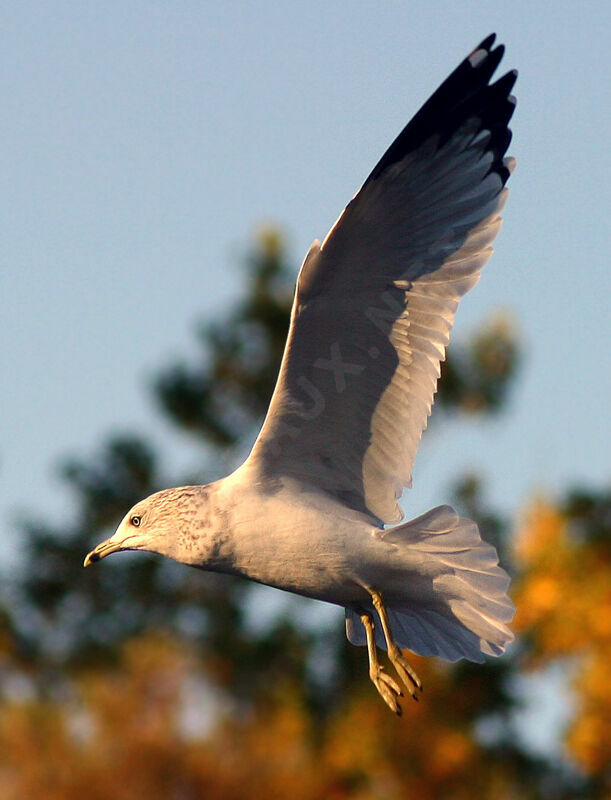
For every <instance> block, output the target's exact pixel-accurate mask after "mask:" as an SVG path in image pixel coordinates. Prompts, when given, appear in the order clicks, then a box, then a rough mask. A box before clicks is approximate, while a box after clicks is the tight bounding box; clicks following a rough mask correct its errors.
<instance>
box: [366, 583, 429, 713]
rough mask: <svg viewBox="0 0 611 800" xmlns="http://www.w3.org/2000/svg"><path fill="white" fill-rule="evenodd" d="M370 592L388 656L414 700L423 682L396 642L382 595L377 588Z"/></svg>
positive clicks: (416, 698)
mask: <svg viewBox="0 0 611 800" xmlns="http://www.w3.org/2000/svg"><path fill="white" fill-rule="evenodd" d="M369 594H370V595H371V599H372V600H373V607H374V608H375V610H376V611H377V612H378V616H379V617H380V622H381V623H382V630H383V631H384V638H385V639H386V647H387V650H388V658H389V659H390V663H391V664H392V665H393V667H394V668H395V669H396V670H397V674H398V675H399V677H400V678H401V680H402V681H403V683H404V684H405V686H406V688H407V691H408V692H409V693H410V694H411V696H412V697H413V698H414V700H418V691H422V683H421V682H420V678H419V677H418V676H417V675H416V673H415V672H414V669H413V667H412V666H411V664H410V663H409V661H408V660H407V659H406V658H405V656H404V655H403V653H402V652H401V650H400V649H399V648H398V647H397V645H396V644H395V641H394V639H393V638H392V633H391V631H390V625H389V623H388V615H387V614H386V607H385V606H384V602H383V600H382V595H381V594H380V593H379V592H376V591H375V589H369Z"/></svg>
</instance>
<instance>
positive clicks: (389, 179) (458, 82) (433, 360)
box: [85, 34, 517, 714]
mask: <svg viewBox="0 0 611 800" xmlns="http://www.w3.org/2000/svg"><path fill="white" fill-rule="evenodd" d="M494 40H495V36H494V34H493V35H491V36H489V37H488V38H486V39H485V40H484V41H483V42H482V43H481V44H480V45H479V46H478V47H477V48H476V49H475V50H474V51H473V52H472V53H471V54H470V55H469V56H468V57H467V58H466V59H465V60H464V61H463V62H462V63H461V64H460V65H459V66H458V68H457V69H456V70H455V71H454V72H453V73H452V74H451V75H450V76H449V78H447V80H446V81H445V82H444V83H443V84H442V85H441V86H440V87H439V89H438V90H437V91H436V92H435V93H434V94H433V95H432V97H431V98H430V99H429V100H428V101H427V103H425V105H424V106H423V107H422V108H421V109H420V111H419V112H418V113H417V114H416V116H415V117H414V118H413V119H412V120H411V122H410V123H409V124H408V125H407V126H406V127H405V129H404V130H403V131H402V132H401V133H400V135H399V136H398V137H397V139H396V140H395V141H394V142H393V144H392V145H391V146H390V147H389V149H388V150H387V152H386V153H385V154H384V156H383V157H382V159H381V160H380V161H379V163H378V164H377V165H376V167H375V168H374V170H373V172H372V173H371V175H370V176H369V177H368V178H367V180H366V181H365V183H364V184H363V186H362V187H361V189H360V190H359V192H358V193H357V194H356V195H355V197H354V198H353V199H352V201H351V202H350V203H349V204H348V206H347V207H346V208H345V210H344V211H343V213H342V214H341V216H340V217H339V219H338V220H337V222H336V223H335V225H333V227H332V228H331V230H330V231H329V233H328V234H327V236H326V237H325V239H324V241H323V242H322V244H320V242H318V241H315V242H314V244H313V245H312V247H311V248H310V250H309V252H308V254H307V256H306V258H305V261H304V262H303V265H302V267H301V271H300V273H299V277H298V279H297V287H296V291H295V300H294V304H293V310H292V314H291V325H290V330H289V334H288V340H287V344H286V348H285V352H284V357H283V360H282V366H281V368H280V375H279V377H278V382H277V385H276V388H275V391H274V394H273V397H272V400H271V403H270V407H269V411H268V413H267V416H266V418H265V421H264V423H263V427H262V429H261V432H260V433H259V436H258V438H257V440H256V442H255V444H254V446H253V448H252V451H251V453H250V455H249V456H248V458H247V459H246V461H245V462H244V464H242V466H241V467H239V468H238V469H237V470H236V471H235V472H233V473H232V474H231V475H229V476H227V477H225V478H222V479H221V480H218V481H216V482H214V483H211V484H208V485H206V486H183V487H179V488H175V489H167V490H164V491H161V492H157V493H156V494H153V495H151V496H150V497H148V498H147V499H145V500H142V501H141V502H139V503H137V504H136V505H135V506H134V507H133V508H132V509H131V510H130V511H129V512H128V513H127V514H126V516H125V517H124V519H123V521H122V522H121V524H120V525H119V527H118V528H117V530H116V532H115V534H114V535H113V536H112V537H111V538H110V539H108V540H107V541H105V542H102V543H101V544H99V545H98V546H97V547H96V548H95V549H94V550H92V552H91V553H89V555H88V556H87V557H86V559H85V566H87V565H88V564H90V563H92V562H93V561H97V560H99V559H101V558H104V557H105V556H107V555H109V554H110V553H114V552H117V551H119V550H144V551H149V552H154V553H160V554H162V555H165V556H168V557H170V558H173V559H175V560H176V561H180V562H182V563H184V564H188V565H191V566H193V567H198V568H200V569H204V570H214V571H218V572H226V573H232V574H235V575H242V576H244V577H246V578H250V579H251V580H253V581H258V582H260V583H264V584H268V585H270V586H275V587H277V588H280V589H284V590H286V591H289V592H295V593H296V594H300V595H304V596H306V597H312V598H316V599H319V600H324V601H327V602H329V603H335V604H337V605H340V606H343V607H344V608H345V611H346V632H347V636H348V638H349V640H350V641H351V642H352V643H353V644H357V645H360V644H366V645H367V648H368V654H369V675H370V677H371V680H372V681H373V683H374V685H375V687H376V688H377V690H378V691H379V693H380V695H381V696H382V698H383V699H384V700H385V702H386V703H387V704H388V706H389V707H390V708H391V709H392V710H393V711H395V712H396V713H398V714H399V713H401V707H400V705H399V702H398V697H399V696H401V695H402V693H403V692H402V689H401V686H400V684H399V682H398V681H397V680H395V678H393V677H391V676H390V675H388V674H387V673H385V672H384V671H383V668H382V666H381V665H380V663H379V661H378V656H377V650H376V646H378V647H381V648H385V649H386V650H387V651H388V656H389V659H390V661H391V663H392V665H393V666H394V667H395V670H396V672H397V676H398V678H400V680H401V682H402V683H403V684H404V685H405V687H406V688H407V691H408V692H409V694H411V695H412V696H413V697H414V698H415V699H417V697H418V692H419V691H420V690H421V688H422V687H421V683H420V681H419V679H418V677H417V675H416V673H415V672H414V670H413V669H412V668H411V666H410V665H409V663H408V661H407V659H406V658H405V656H404V655H403V653H402V652H401V650H402V649H408V650H412V651H414V652H416V653H419V654H421V655H424V656H431V655H435V656H440V657H441V658H444V659H447V660H448V661H456V660H457V659H459V658H467V659H470V660H472V661H483V654H487V655H494V656H498V655H500V654H501V653H503V652H504V650H505V647H506V645H507V644H508V642H510V641H511V640H512V638H513V636H512V633H511V631H510V630H509V629H508V628H507V626H506V624H505V623H507V622H509V621H510V620H511V618H512V617H513V613H514V607H513V604H512V603H511V601H510V600H509V598H508V596H507V588H508V585H509V578H508V576H507V574H506V573H505V572H504V571H503V569H501V567H500V566H499V565H498V558H497V553H496V551H495V549H494V548H493V547H492V546H490V545H488V544H485V543H484V542H482V540H481V538H480V535H479V532H478V529H477V525H476V524H475V523H474V522H472V521H471V520H468V519H463V518H460V517H459V516H458V514H456V512H455V511H454V510H453V509H452V508H450V507H449V506H441V507H439V508H435V509H433V510H432V511H429V512H428V513H426V514H424V515H423V516H421V517H418V519H414V520H412V521H411V522H407V523H403V524H399V525H395V527H386V526H388V525H391V524H396V523H399V522H400V521H401V519H402V517H403V514H402V511H401V509H400V508H399V505H398V503H397V500H398V499H399V498H400V496H401V493H402V491H403V488H404V487H405V486H410V485H411V470H412V464H413V461H414V458H415V456H416V451H417V449H418V444H419V442H420V437H421V435H422V431H423V430H424V428H425V427H426V424H427V418H428V415H429V413H430V411H431V406H432V403H433V396H434V393H435V388H436V385H437V379H438V377H439V374H440V373H439V370H440V362H441V361H442V360H443V358H444V356H445V348H446V346H447V344H448V341H449V337H450V329H451V327H452V324H453V321H454V314H455V312H456V308H457V306H458V301H459V299H460V298H461V297H462V295H463V294H465V293H466V292H467V291H468V290H469V289H471V288H472V287H473V286H474V285H475V284H476V283H477V281H478V278H479V273H480V270H481V268H482V267H483V266H484V264H485V263H486V261H487V260H488V258H489V256H490V254H491V253H492V247H491V243H492V241H493V240H494V238H495V236H496V234H497V232H498V230H499V227H500V225H501V218H500V212H501V209H502V206H503V204H504V202H505V199H506V194H507V189H506V188H504V187H505V183H506V181H507V179H508V177H509V174H510V172H511V170H512V167H513V160H512V159H510V158H506V157H505V152H506V150H507V147H508V145H509V142H510V139H511V133H510V131H509V129H508V127H507V126H508V122H509V120H510V118H511V115H512V113H513V110H514V107H515V99H514V98H513V97H512V96H511V94H510V92H511V89H512V87H513V84H514V82H515V79H516V75H517V73H516V72H515V71H512V72H509V73H507V74H506V75H504V76H503V77H502V78H500V79H499V80H498V81H496V82H495V83H491V82H490V81H491V79H492V75H493V73H494V71H495V70H496V68H497V66H498V64H499V62H500V60H501V57H502V55H503V49H504V48H503V46H502V45H499V46H497V47H493V44H494Z"/></svg>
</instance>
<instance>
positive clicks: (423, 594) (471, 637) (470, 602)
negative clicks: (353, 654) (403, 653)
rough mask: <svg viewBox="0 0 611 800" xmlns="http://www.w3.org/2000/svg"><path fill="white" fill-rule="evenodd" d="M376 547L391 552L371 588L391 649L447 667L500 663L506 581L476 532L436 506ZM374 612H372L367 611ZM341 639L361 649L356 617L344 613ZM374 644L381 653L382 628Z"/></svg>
mask: <svg viewBox="0 0 611 800" xmlns="http://www.w3.org/2000/svg"><path fill="white" fill-rule="evenodd" d="M382 539H383V540H384V541H385V542H387V543H388V544H391V545H393V546H394V550H393V556H392V561H389V563H388V569H387V575H384V574H380V572H379V566H380V565H379V564H377V565H376V568H377V569H376V571H377V572H378V575H379V578H378V580H377V581H376V585H375V586H372V587H371V588H373V589H376V590H377V591H379V592H380V593H381V594H382V598H383V600H384V604H385V606H386V610H387V613H388V618H389V621H390V626H391V630H392V634H393V637H394V639H395V642H396V643H397V645H398V646H399V647H401V648H403V649H408V650H412V651H413V652H414V653H418V654H419V655H422V656H439V657H440V658H443V659H445V660H446V661H457V660H458V659H459V658H467V659H469V660H470V661H480V662H481V661H483V660H484V655H492V656H499V655H501V654H502V653H503V652H504V651H505V647H506V646H507V644H508V643H509V642H511V641H512V640H513V634H512V633H511V631H510V630H509V628H508V627H507V626H506V625H505V623H506V622H509V621H510V620H511V619H512V618H513V615H514V613H515V607H514V605H513V603H512V602H511V600H510V599H509V597H508V596H507V588H508V586H509V576H508V575H507V573H506V572H505V571H504V570H503V569H502V568H501V567H500V566H499V564H498V557H497V553H496V550H495V549H494V547H492V546H491V545H489V544H486V543H485V542H483V541H482V539H481V537H480V535H479V531H478V528H477V525H476V524H475V522H473V521H472V520H470V519H465V518H462V517H459V516H458V514H457V513H456V512H455V511H454V509H453V508H451V507H450V506H439V507H438V508H434V509H433V510H432V511H429V512H427V513H426V514H423V515H422V516H421V517H418V518H417V519H414V520H412V521H411V522H408V523H406V524H404V525H399V526H397V527H396V528H391V529H390V530H388V531H385V532H384V533H383V534H382ZM368 611H370V613H372V614H373V613H374V612H373V606H372V607H371V608H370V609H368ZM346 634H347V636H348V639H349V640H350V641H351V642H352V644H357V645H361V644H365V642H366V639H365V630H364V628H363V626H362V623H361V621H360V619H359V614H358V613H357V612H356V611H353V610H350V609H346ZM375 636H376V644H377V645H378V646H379V647H383V648H385V647H386V642H385V640H384V635H383V632H382V628H381V625H379V624H376V626H375Z"/></svg>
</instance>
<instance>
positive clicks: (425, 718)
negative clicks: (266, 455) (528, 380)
mask: <svg viewBox="0 0 611 800" xmlns="http://www.w3.org/2000/svg"><path fill="white" fill-rule="evenodd" d="M293 280H294V272H293V271H292V270H290V269H289V267H288V265H287V263H286V259H285V254H284V246H283V242H282V239H281V238H280V237H279V235H278V234H277V233H276V232H273V231H267V232H265V233H264V234H262V235H261V237H260V240H259V243H258V247H257V248H256V250H255V252H254V253H253V254H252V256H251V257H250V258H249V259H248V263H247V271H246V274H245V286H246V292H245V296H244V298H242V300H241V301H240V303H239V304H238V305H237V307H236V309H235V310H234V312H233V313H232V314H231V315H229V317H228V318H227V319H226V320H225V321H223V322H220V323H216V324H213V325H206V326H204V327H202V329H201V330H200V333H199V341H200V344H201V348H202V353H201V357H200V359H199V361H197V362H196V363H191V364H189V363H180V364H175V365H171V366H169V367H167V368H166V369H164V370H163V371H162V373H161V374H160V376H159V378H158V379H157V381H156V382H155V385H154V394H155V397H156V399H157V401H158V403H159V405H160V408H161V409H162V410H163V412H164V413H165V414H166V415H167V416H168V417H169V418H170V419H171V420H172V421H173V422H174V423H175V424H176V426H178V427H179V428H180V429H181V430H182V431H183V432H186V433H188V434H190V435H192V436H195V437H196V438H197V439H198V440H199V441H200V442H201V444H202V463H203V464H206V463H207V464H212V463H213V461H218V457H219V455H220V454H221V453H225V454H229V455H225V460H226V461H228V460H229V461H230V460H231V459H232V457H233V456H235V457H236V458H237V455H238V450H239V449H240V448H244V443H245V442H247V441H249V440H252V438H253V436H254V434H255V432H256V429H257V425H258V424H259V423H260V420H261V418H262V416H263V414H264V413H265V410H266V408H267V404H268V401H269V397H270V396H271V392H272V390H273V385H274V382H275V379H276V375H277V371H278V366H279V362H280V358H281V355H282V350H283V347H284V341H285V337H286V331H287V327H288V320H289V313H290V303H291V299H292V298H291V295H292V284H293ZM518 362H519V348H518V346H517V342H516V336H515V333H514V331H513V330H512V329H511V326H509V325H508V323H507V322H506V321H505V320H503V319H500V318H498V319H496V320H493V321H492V322H490V323H488V324H486V325H485V326H484V327H483V328H482V329H481V330H480V331H477V332H476V333H475V334H474V336H473V337H472V339H471V340H470V341H469V342H467V344H466V345H464V346H460V345H456V344H453V345H452V349H451V351H450V357H449V359H448V361H447V362H446V365H445V367H444V371H443V375H442V380H441V382H440V386H439V394H438V402H440V403H441V404H442V406H443V407H444V408H445V409H446V410H447V411H449V412H468V413H478V414H486V413H496V412H498V411H500V410H501V409H502V407H503V403H504V401H505V399H506V396H507V393H508V390H509V389H510V387H511V384H512V379H513V377H514V375H515V371H516V366H517V364H518ZM62 474H63V478H64V480H65V482H66V484H67V486H68V487H69V488H70V490H71V491H72V492H73V494H74V517H73V520H72V521H71V523H70V524H69V525H67V526H63V527H62V528H61V529H59V528H57V527H54V526H52V525H49V523H48V522H47V521H44V522H42V521H28V522H27V523H25V524H24V568H23V571H22V572H20V573H19V574H16V575H14V576H11V580H10V581H8V584H9V586H10V603H9V604H7V608H9V609H10V612H7V614H6V620H5V622H6V625H5V626H4V628H3V631H6V634H4V632H3V636H2V637H1V638H0V680H1V683H0V686H1V687H2V688H3V690H4V694H5V696H6V698H7V699H6V700H5V702H4V703H3V705H2V706H1V707H0V785H2V786H3V787H4V789H3V791H4V794H3V796H6V797H7V798H13V797H15V798H17V797H19V798H22V797H44V798H54V797H57V798H60V797H61V798H62V800H64V798H71V797H73V796H74V797H77V796H78V797H81V796H83V794H87V796H89V797H93V798H97V797H99V798H136V797H138V798H141V797H147V796H151V797H176V798H196V797H201V796H204V795H205V796H206V797H210V798H215V797H219V798H220V797H223V798H232V797H235V798H239V797H240V798H241V797H249V798H252V797H259V796H260V797H265V798H270V797H291V798H299V797H303V798H333V797H337V798H339V797H351V798H361V797H363V798H365V797H367V798H369V797H384V798H386V797H388V798H394V797H397V798H399V797H401V798H403V797H412V796H413V797H418V798H427V797H431V798H432V797H453V798H454V797H455V798H462V797H463V796H464V797H467V796H468V797H474V796H475V797H482V798H495V800H496V799H497V798H505V797H506V798H509V797H512V798H513V797H515V796H516V795H517V794H518V793H519V794H520V796H521V797H523V798H529V797H533V798H539V797H544V796H545V787H546V786H547V785H550V784H549V780H550V776H551V775H553V774H554V770H553V765H552V766H551V767H550V765H548V764H544V763H542V762H540V761H539V760H538V759H535V758H533V757H532V756H531V755H529V754H528V753H527V752H525V751H524V750H523V749H521V747H520V744H519V741H518V740H516V739H515V737H514V736H513V729H512V725H511V719H512V713H513V707H514V701H513V699H512V695H511V693H509V692H508V688H507V687H508V686H509V682H508V680H507V679H508V676H510V675H512V674H515V670H516V663H515V659H512V658H511V657H506V658H504V659H502V660H501V661H494V662H492V663H489V664H486V665H485V666H483V667H482V666H480V665H476V666H475V665H470V664H459V665H457V666H455V667H449V666H448V665H445V664H439V663H434V662H432V661H430V660H429V661H427V662H423V663H422V665H420V664H419V665H418V669H419V670H420V671H422V673H423V677H424V678H425V681H426V685H427V694H426V696H425V698H424V700H423V702H421V703H420V704H419V705H415V704H414V705H412V706H411V707H409V708H408V709H406V713H407V714H409V715H410V716H411V722H410V724H409V725H405V723H404V722H401V721H397V720H395V719H394V718H393V717H392V715H390V714H389V712H388V711H387V710H386V709H385V707H384V706H383V704H381V703H380V702H379V698H377V697H376V696H375V693H373V692H372V691H371V687H370V685H369V681H368V678H367V670H366V655H365V654H364V652H362V650H361V649H360V648H358V649H357V648H354V647H351V646H350V645H349V644H348V643H347V641H346V640H345V638H344V637H343V635H342V633H341V631H340V630H339V629H338V630H333V631H332V632H330V631H328V630H326V629H321V630H320V631H317V632H315V633H310V632H308V631H307V630H304V627H303V625H301V624H300V623H299V620H298V617H297V616H296V615H290V614H284V615H278V616H277V617H276V618H275V621H274V622H272V623H270V624H269V625H266V626H253V625H252V624H251V622H250V620H251V618H252V615H251V614H249V609H250V606H251V604H252V603H253V602H256V599H253V598H254V596H255V594H256V592H257V591H261V590H260V588H256V587H253V586H252V585H250V584H248V583H247V582H243V581H239V580H236V579H232V578H230V577H227V576H220V575H215V574H212V573H210V574H206V575H203V574H201V573H199V572H196V571H195V570H188V569H186V568H184V567H182V566H179V565H175V564H173V563H172V562H170V561H167V560H163V559H160V558H155V557H146V556H144V555H143V554H138V555H137V556H135V557H133V558H131V557H130V556H129V555H124V556H122V557H121V558H117V559H116V561H115V560H114V559H113V562H112V565H111V567H108V568H102V569H95V570H87V571H84V570H83V569H82V567H81V563H82V557H83V555H84V553H85V552H87V550H88V549H89V548H90V546H91V544H92V543H95V542H97V541H99V540H100V539H102V538H104V537H105V536H107V535H109V533H110V531H111V529H112V528H113V527H114V526H115V525H116V523H117V522H118V520H119V519H120V517H121V516H122V515H123V514H124V513H125V510H126V509H127V508H129V507H130V506H131V505H132V504H133V503H134V502H135V501H136V500H137V499H139V498H141V497H142V496H144V495H146V494H148V493H150V492H152V491H155V490H156V489H159V488H161V487H162V485H166V486H167V485H170V484H179V483H187V482H190V481H191V480H192V478H191V477H190V476H174V477H171V478H168V477H167V476H163V475H162V471H161V469H160V466H159V457H158V456H157V455H156V453H155V452H154V450H153V448H152V446H151V444H150V442H149V440H148V438H147V437H145V436H137V435H134V434H130V435H125V436H122V437H114V438H112V439H110V440H109V441H108V443H107V444H106V446H105V447H104V448H103V449H102V452H101V453H100V454H97V455H96V456H95V457H94V458H92V459H90V460H89V461H84V460H81V459H71V460H69V461H67V462H66V463H65V465H64V467H63V470H62ZM208 474H209V475H210V478H212V477H218V475H216V474H213V473H212V470H211V469H210V468H208ZM457 501H458V502H459V504H461V505H462V507H463V509H465V510H466V511H467V512H468V513H469V514H471V515H472V516H474V517H476V518H477V519H478V520H479V521H480V524H481V525H482V528H483V529H484V533H485V536H486V538H488V539H490V540H491V541H494V542H495V544H497V546H498V547H499V548H501V549H502V548H505V547H506V536H505V532H506V527H507V526H506V522H505V521H504V520H502V519H501V518H500V517H499V516H498V515H497V514H495V513H494V512H493V511H492V510H490V509H488V508H487V507H486V506H485V504H484V501H483V499H482V493H481V489H480V486H479V483H478V481H477V480H476V479H474V478H467V479H463V480H462V482H461V483H460V484H459V486H458V488H457ZM591 501H592V498H588V497H587V496H585V495H583V496H582V497H581V501H580V502H578V501H577V500H575V509H577V508H579V510H580V513H581V515H582V517H581V519H582V523H581V524H582V525H586V522H585V520H588V521H591V519H593V518H594V517H595V516H596V513H598V512H597V510H596V509H598V505H597V504H596V502H593V501H592V502H593V504H592V502H591ZM580 503H581V504H580ZM588 503H590V504H589V505H588ZM566 513H568V512H566ZM575 515H577V511H575ZM587 524H590V523H589V522H588V523H587ZM592 524H593V523H592ZM600 524H601V525H602V522H601V523H600ZM594 527H596V526H595V525H594ZM599 527H600V525H599ZM528 585H529V584H528V581H527V580H526V581H525V583H524V585H523V589H522V590H521V591H523V592H528V591H532V590H529V589H528ZM270 591H271V590H270ZM535 593H536V592H535ZM294 607H295V608H298V607H299V603H298V601H296V603H295V606H294ZM529 625H531V623H530V622H528V621H525V622H524V623H523V628H524V630H529V631H530V630H531V628H532V631H533V642H535V641H536V640H537V637H538V636H539V633H540V630H542V628H537V627H536V626H537V625H539V622H537V621H532V625H531V628H529V627H528V626H529ZM526 652H528V653H532V658H535V657H536V653H537V649H536V646H535V645H534V644H532V645H531V644H529V646H528V649H527V651H526ZM550 652H551V651H545V653H543V654H542V657H544V658H547V657H548V655H549V653H550ZM553 657H555V655H554V656H553ZM323 667H324V668H323ZM592 681H593V683H592V686H593V689H592V692H593V694H592V698H593V697H594V695H595V691H594V689H595V688H596V687H599V682H597V681H598V679H596V680H594V679H592ZM594 684H596V687H594ZM15 687H17V689H16V688H15ZM219 692H220V693H219ZM584 696H585V695H584ZM11 698H12V699H11ZM210 699H212V700H213V701H214V703H216V704H217V706H216V712H215V713H214V714H210V717H209V719H210V724H212V725H213V726H214V727H213V731H210V730H206V729H203V728H202V721H203V720H204V719H205V718H206V716H205V715H204V714H201V713H199V714H198V713H194V709H197V705H198V703H200V702H201V703H203V705H204V706H205V707H206V708H208V709H209V708H210V705H209V701H210ZM194 720H195V724H194V722H193V721H194ZM575 730H577V727H576V728H575ZM211 734H213V735H211ZM588 735H589V734H588ZM582 739H587V736H585V735H582ZM586 749H587V748H585V745H582V746H581V750H579V747H576V748H575V753H579V752H582V751H583V752H585V750H586ZM588 753H590V751H588ZM597 758H598V760H600V756H596V755H588V757H587V758H584V759H582V760H581V762H580V763H582V764H589V763H590V762H593V761H596V759H597ZM588 759H589V760H588ZM34 762H36V763H35V764H34ZM599 772H600V770H599ZM589 774H590V775H591V776H594V774H595V771H594V770H593V769H590V772H589ZM598 774H599V773H598V772H597V773H596V776H598ZM571 780H573V777H572V776H571V777H570V780H569V778H567V780H566V781H565V782H564V783H562V781H561V782H560V783H559V782H558V781H556V782H555V783H554V784H553V785H554V792H555V795H554V796H555V797H558V798H561V797H567V798H568V797H570V796H571V794H570V792H571V791H572V790H573V788H574V784H573V783H571ZM598 780H599V779H598V777H596V779H594V778H592V780H589V782H588V781H586V780H582V782H581V783H580V784H579V786H580V790H581V789H583V790H584V791H585V790H586V789H587V791H588V792H590V795H591V797H599V796H600V797H602V795H601V794H597V792H598V791H599V788H600V787H601V786H602V785H603V784H602V783H600V781H599V782H598V783H596V781H598ZM546 781H547V782H548V783H546ZM584 796H585V795H584Z"/></svg>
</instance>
